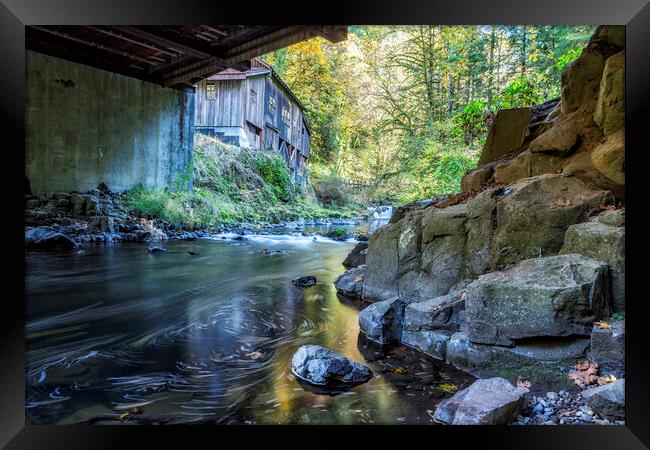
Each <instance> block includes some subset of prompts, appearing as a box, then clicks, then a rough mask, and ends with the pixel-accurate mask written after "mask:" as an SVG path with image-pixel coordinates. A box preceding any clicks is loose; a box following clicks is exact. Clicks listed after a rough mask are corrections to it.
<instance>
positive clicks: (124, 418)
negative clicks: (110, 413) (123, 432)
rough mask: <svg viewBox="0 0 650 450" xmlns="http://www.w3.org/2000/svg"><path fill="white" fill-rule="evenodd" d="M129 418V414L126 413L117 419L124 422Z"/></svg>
mask: <svg viewBox="0 0 650 450" xmlns="http://www.w3.org/2000/svg"><path fill="white" fill-rule="evenodd" d="M129 417H131V414H130V413H128V412H125V413H124V414H120V416H119V417H118V419H120V420H122V421H124V420H126V419H128V418H129Z"/></svg>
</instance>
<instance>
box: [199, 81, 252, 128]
mask: <svg viewBox="0 0 650 450" xmlns="http://www.w3.org/2000/svg"><path fill="white" fill-rule="evenodd" d="M242 81H243V80H218V81H205V80H203V81H200V82H199V83H198V84H197V86H196V104H197V108H196V109H195V115H194V126H197V127H242V128H243V127H244V114H245V112H246V108H247V106H248V102H247V101H246V100H248V92H247V90H246V89H244V88H245V86H246V83H242ZM208 83H215V95H216V96H215V99H214V100H208V99H207V90H206V84H208Z"/></svg>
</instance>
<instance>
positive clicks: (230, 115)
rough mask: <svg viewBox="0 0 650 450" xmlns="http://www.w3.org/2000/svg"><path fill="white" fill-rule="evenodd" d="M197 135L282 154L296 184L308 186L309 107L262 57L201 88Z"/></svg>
mask: <svg viewBox="0 0 650 450" xmlns="http://www.w3.org/2000/svg"><path fill="white" fill-rule="evenodd" d="M195 105H196V107H195V116H194V127H195V130H196V131H197V132H200V133H204V134H208V135H211V136H216V137H218V138H219V139H220V140H221V141H223V142H226V143H229V144H233V145H237V146H239V147H243V148H250V149H271V150H275V151H278V152H279V153H280V154H281V155H282V156H283V157H284V159H285V161H286V163H287V166H288V168H289V170H290V173H291V176H292V180H293V182H294V184H296V185H300V186H304V185H306V184H307V182H308V171H307V160H308V158H309V136H310V130H309V125H308V124H307V120H306V119H305V116H304V107H303V105H302V104H301V103H300V101H299V100H298V99H297V98H296V97H295V96H294V94H293V93H292V92H291V90H290V89H289V88H288V87H287V85H286V84H285V83H284V81H282V79H281V78H280V77H279V76H278V74H277V73H276V72H275V71H274V70H273V68H272V67H271V66H270V65H268V64H267V63H266V62H264V61H262V60H261V59H259V58H254V59H252V60H251V62H250V68H249V69H247V70H237V69H233V68H230V69H226V70H224V71H221V72H219V73H217V74H215V75H212V76H210V77H208V78H207V79H205V80H201V81H199V82H198V84H197V85H196V103H195Z"/></svg>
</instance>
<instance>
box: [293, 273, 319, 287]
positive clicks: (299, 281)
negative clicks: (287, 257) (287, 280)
mask: <svg viewBox="0 0 650 450" xmlns="http://www.w3.org/2000/svg"><path fill="white" fill-rule="evenodd" d="M291 284H293V285H294V286H298V287H307V286H313V285H315V284H316V277H314V276H311V275H309V276H306V277H300V278H296V279H295V280H291Z"/></svg>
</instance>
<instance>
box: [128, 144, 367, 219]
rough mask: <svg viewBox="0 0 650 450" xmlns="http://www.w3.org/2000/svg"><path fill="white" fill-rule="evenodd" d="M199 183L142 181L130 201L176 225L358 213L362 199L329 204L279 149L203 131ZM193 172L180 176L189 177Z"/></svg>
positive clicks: (196, 161)
mask: <svg viewBox="0 0 650 450" xmlns="http://www.w3.org/2000/svg"><path fill="white" fill-rule="evenodd" d="M189 173H190V174H191V175H192V176H193V180H194V189H193V190H192V191H187V190H186V189H182V190H181V189H178V190H176V189H174V190H172V191H170V190H167V189H152V188H148V187H146V186H144V185H141V184H140V185H136V186H134V187H133V188H132V189H131V190H130V191H129V192H127V193H126V198H125V205H126V207H127V208H128V209H129V210H130V211H131V212H132V213H134V214H138V215H141V216H144V217H147V218H149V219H158V220H163V221H166V222H168V223H169V224H170V225H171V226H172V227H176V228H187V229H202V228H208V229H215V228H218V227H220V226H223V225H235V224H239V223H253V222H257V223H276V222H280V221H283V220H294V219H298V218H304V219H317V218H325V217H342V218H352V217H356V216H357V215H358V213H359V205H357V204H346V205H343V204H336V203H333V204H331V205H330V206H329V207H323V206H322V205H320V204H318V203H317V202H316V201H315V200H314V199H313V198H312V197H311V196H310V195H309V194H308V193H305V192H302V193H301V192H297V191H296V190H295V189H294V187H293V185H292V183H291V179H290V177H289V173H288V170H287V167H286V164H285V162H284V160H283V158H282V157H281V156H280V155H279V154H278V153H275V152H271V151H264V150H246V149H241V148H238V147H234V146H232V145H227V144H224V143H222V142H221V141H219V140H217V139H214V138H210V137H207V136H204V135H201V134H197V135H195V145H194V154H193V168H192V172H189ZM185 177H187V174H185V173H184V174H182V176H179V180H180V181H179V184H181V185H182V183H184V182H185V181H184V178H185Z"/></svg>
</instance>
